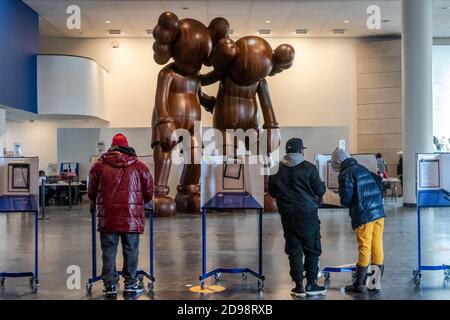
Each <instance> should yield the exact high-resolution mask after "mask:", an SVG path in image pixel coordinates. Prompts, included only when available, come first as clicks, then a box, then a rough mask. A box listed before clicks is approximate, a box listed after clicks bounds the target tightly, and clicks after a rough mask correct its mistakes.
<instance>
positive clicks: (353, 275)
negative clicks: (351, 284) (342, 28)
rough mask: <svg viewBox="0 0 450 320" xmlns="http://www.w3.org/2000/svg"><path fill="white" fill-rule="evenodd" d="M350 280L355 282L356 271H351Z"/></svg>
mask: <svg viewBox="0 0 450 320" xmlns="http://www.w3.org/2000/svg"><path fill="white" fill-rule="evenodd" d="M352 280H353V281H356V271H355V270H352Z"/></svg>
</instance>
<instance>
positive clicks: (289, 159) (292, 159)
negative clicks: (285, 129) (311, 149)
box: [281, 153, 305, 167]
mask: <svg viewBox="0 0 450 320" xmlns="http://www.w3.org/2000/svg"><path fill="white" fill-rule="evenodd" d="M303 161H305V156H304V155H303V154H301V153H288V154H286V155H285V156H284V157H283V159H282V160H281V163H283V164H284V165H285V166H286V167H295V166H297V165H299V164H300V163H302V162H303Z"/></svg>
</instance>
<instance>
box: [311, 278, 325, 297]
mask: <svg viewBox="0 0 450 320" xmlns="http://www.w3.org/2000/svg"><path fill="white" fill-rule="evenodd" d="M325 293H327V288H325V287H322V286H319V285H318V284H317V282H316V281H311V282H308V283H307V284H306V295H307V296H317V295H320V294H325Z"/></svg>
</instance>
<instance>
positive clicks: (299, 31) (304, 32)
mask: <svg viewBox="0 0 450 320" xmlns="http://www.w3.org/2000/svg"><path fill="white" fill-rule="evenodd" d="M295 33H296V34H308V29H296V30H295Z"/></svg>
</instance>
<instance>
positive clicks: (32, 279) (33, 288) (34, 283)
mask: <svg viewBox="0 0 450 320" xmlns="http://www.w3.org/2000/svg"><path fill="white" fill-rule="evenodd" d="M29 282H30V288H31V291H33V293H36V292H37V291H38V288H39V281H38V280H36V279H35V277H30V279H29Z"/></svg>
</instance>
